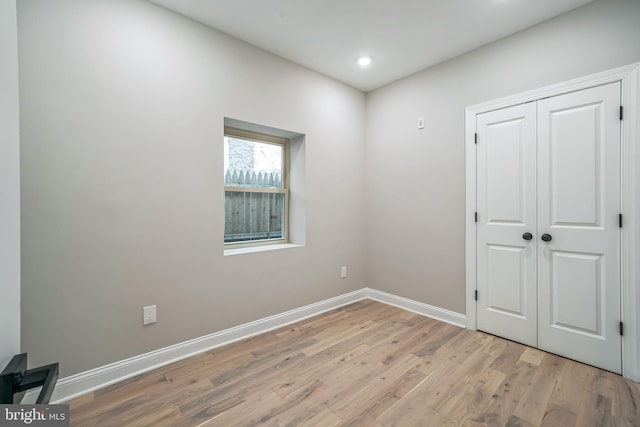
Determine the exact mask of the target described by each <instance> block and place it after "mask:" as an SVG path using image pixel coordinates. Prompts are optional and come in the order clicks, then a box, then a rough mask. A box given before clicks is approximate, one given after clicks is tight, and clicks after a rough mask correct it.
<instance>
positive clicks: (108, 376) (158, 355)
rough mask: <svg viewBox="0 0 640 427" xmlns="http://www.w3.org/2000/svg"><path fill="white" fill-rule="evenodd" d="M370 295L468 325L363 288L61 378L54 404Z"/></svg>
mask: <svg viewBox="0 0 640 427" xmlns="http://www.w3.org/2000/svg"><path fill="white" fill-rule="evenodd" d="M367 298H370V299H372V300H375V301H379V302H382V303H385V304H389V305H393V306H396V307H399V308H402V309H404V310H408V311H412V312H414V313H418V314H421V315H423V316H427V317H432V318H434V319H437V320H441V321H443V322H447V323H451V324H453V325H456V326H460V327H464V326H465V325H466V316H464V315H463V314H460V313H455V312H452V311H449V310H445V309H442V308H438V307H434V306H431V305H429V304H424V303H421V302H418V301H413V300H410V299H407V298H403V297H399V296H396V295H392V294H388V293H386V292H381V291H376V290H374V289H370V288H363V289H360V290H357V291H354V292H350V293H347V294H344V295H339V296H337V297H334V298H330V299H327V300H324V301H320V302H318V303H315V304H310V305H307V306H304V307H300V308H296V309H293V310H289V311H286V312H284V313H280V314H276V315H274V316H269V317H265V318H264V319H259V320H256V321H254V322H249V323H245V324H243V325H239V326H236V327H233V328H229V329H225V330H224V331H220V332H215V333H213V334H210V335H205V336H203V337H200V338H195V339H192V340H189V341H184V342H181V343H178V344H175V345H172V346H169V347H165V348H161V349H158V350H154V351H151V352H149V353H145V354H141V355H139V356H135V357H131V358H129V359H125V360H121V361H118V362H114V363H110V364H108V365H105V366H101V367H99V368H95V369H91V370H89V371H85V372H81V373H79V374H76V375H72V376H70V377H66V378H62V379H60V380H59V381H58V384H57V385H56V388H55V390H54V392H53V397H52V399H51V401H52V403H61V402H64V401H67V400H70V399H73V398H75V397H77V396H80V395H82V394H85V393H89V392H91V391H94V390H97V389H99V388H102V387H106V386H108V385H111V384H114V383H116V382H119V381H122V380H125V379H127V378H131V377H134V376H136V375H140V374H142V373H144V372H147V371H150V370H153V369H156V368H159V367H161V366H165V365H168V364H170V363H173V362H176V361H178V360H182V359H185V358H187V357H191V356H194V355H196V354H199V353H202V352H205V351H208V350H211V349H214V348H216V347H220V346H223V345H227V344H231V343H233V342H236V341H239V340H242V339H245V338H249V337H252V336H255V335H258V334H262V333H265V332H268V331H271V330H274V329H277V328H280V327H282V326H286V325H289V324H291V323H295V322H299V321H301V320H304V319H307V318H309V317H313V316H317V315H318V314H321V313H324V312H326V311H329V310H333V309H336V308H340V307H342V306H345V305H347V304H351V303H354V302H356V301H360V300H363V299H367ZM36 395H37V393H36V392H31V393H28V394H27V395H26V396H25V398H24V400H23V402H24V403H27V402H30V401H35V398H36Z"/></svg>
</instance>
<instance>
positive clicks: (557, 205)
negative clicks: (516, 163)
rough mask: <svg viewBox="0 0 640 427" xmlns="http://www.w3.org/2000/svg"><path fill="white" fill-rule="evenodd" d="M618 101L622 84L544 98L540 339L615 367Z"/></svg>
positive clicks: (541, 115) (617, 340)
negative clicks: (546, 238)
mask: <svg viewBox="0 0 640 427" xmlns="http://www.w3.org/2000/svg"><path fill="white" fill-rule="evenodd" d="M619 106H620V83H612V84H608V85H605V86H599V87H595V88H592V89H587V90H582V91H579V92H574V93H569V94H566V95H561V96H556V97H552V98H548V99H544V100H541V101H538V240H537V244H538V293H539V298H538V346H539V348H541V349H543V350H547V351H550V352H552V353H556V354H559V355H562V356H566V357H569V358H571V359H576V360H579V361H581V362H585V363H588V364H591V365H595V366H598V367H601V368H604V369H607V370H610V371H613V372H620V371H621V338H620V335H619V331H618V322H619V321H620V228H619V225H618V220H619V218H618V214H619V212H620V120H619ZM543 234H546V235H548V236H551V240H550V241H543V240H542V239H541V237H542V236H543Z"/></svg>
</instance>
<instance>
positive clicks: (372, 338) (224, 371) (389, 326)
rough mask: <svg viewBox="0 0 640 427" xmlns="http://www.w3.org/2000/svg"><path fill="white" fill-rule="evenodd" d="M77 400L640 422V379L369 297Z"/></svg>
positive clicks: (77, 410) (100, 421)
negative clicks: (434, 318)
mask: <svg viewBox="0 0 640 427" xmlns="http://www.w3.org/2000/svg"><path fill="white" fill-rule="evenodd" d="M69 403H70V405H71V425H74V426H95V425H107V426H143V425H153V426H163V425H169V426H173V425H175V426H198V425H200V426H225V427H226V426H256V425H261V426H279V427H282V426H321V427H330V426H338V425H340V426H366V427H369V426H372V427H380V426H402V427H404V426H523V427H525V426H538V425H544V426H561V427H568V426H640V384H637V383H634V382H631V381H627V380H625V379H623V378H622V377H620V376H619V375H615V374H612V373H609V372H606V371H602V370H599V369H596V368H593V367H590V366H587V365H583V364H581V363H577V362H574V361H571V360H567V359H564V358H562V357H558V356H555V355H552V354H548V353H544V352H541V351H539V350H535V349H532V348H529V347H526V346H524V345H520V344H516V343H513V342H511V341H507V340H504V339H501V338H497V337H494V336H491V335H488V334H485V333H481V332H473V331H468V330H465V329H461V328H458V327H455V326H451V325H448V324H446V323H442V322H439V321H436V320H433V319H429V318H425V317H422V316H419V315H416V314H413V313H410V312H407V311H404V310H401V309H398V308H395V307H391V306H388V305H385V304H381V303H377V302H373V301H370V300H365V301H362V302H358V303H355V304H352V305H349V306H346V307H343V308H341V309H338V310H334V311H331V312H328V313H325V314H322V315H320V316H317V317H314V318H311V319H308V320H305V321H302V322H300V323H297V324H295V325H292V326H289V327H286V328H283V329H280V330H277V331H273V332H270V333H266V334H263V335H260V336H257V337H254V338H251V339H248V340H244V341H241V342H238V343H235V344H232V345H229V346H226V347H223V348H218V349H215V350H212V351H209V352H207V353H203V354H201V355H198V356H195V357H192V358H190V359H187V360H183V361H180V362H177V363H174V364H172V365H169V366H166V367H163V368H160V369H157V370H155V371H152V372H149V373H146V374H144V375H140V376H138V377H135V378H132V379H130V380H127V381H124V382H122V383H119V384H115V385H113V386H110V387H107V388H104V389H101V390H98V391H95V392H93V393H90V394H87V395H85V396H82V397H79V398H77V399H74V400H73V401H71V402H69Z"/></svg>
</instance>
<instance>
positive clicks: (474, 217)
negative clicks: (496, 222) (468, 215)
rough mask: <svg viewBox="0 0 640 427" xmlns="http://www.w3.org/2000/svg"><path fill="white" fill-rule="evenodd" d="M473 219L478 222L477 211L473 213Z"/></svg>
mask: <svg viewBox="0 0 640 427" xmlns="http://www.w3.org/2000/svg"><path fill="white" fill-rule="evenodd" d="M473 220H474V221H475V222H478V212H476V213H475V215H474V216H473Z"/></svg>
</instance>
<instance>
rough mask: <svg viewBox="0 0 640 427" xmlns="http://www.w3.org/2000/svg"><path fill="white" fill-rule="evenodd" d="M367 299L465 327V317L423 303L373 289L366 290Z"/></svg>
mask: <svg viewBox="0 0 640 427" xmlns="http://www.w3.org/2000/svg"><path fill="white" fill-rule="evenodd" d="M366 291H367V298H369V299H372V300H375V301H379V302H382V303H385V304H389V305H393V306H395V307H399V308H402V309H404V310H407V311H412V312H414V313H417V314H421V315H423V316H426V317H431V318H433V319H436V320H441V321H443V322H447V323H450V324H452V325H455V326H459V327H461V328H465V327H466V325H467V316H465V315H464V314H460V313H456V312H455V311H451V310H447V309H444V308H440V307H436V306H433V305H429V304H425V303H423V302H419V301H414V300H411V299H408V298H404V297H399V296H397V295H393V294H388V293H386V292H382V291H377V290H375V289H369V288H366Z"/></svg>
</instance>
